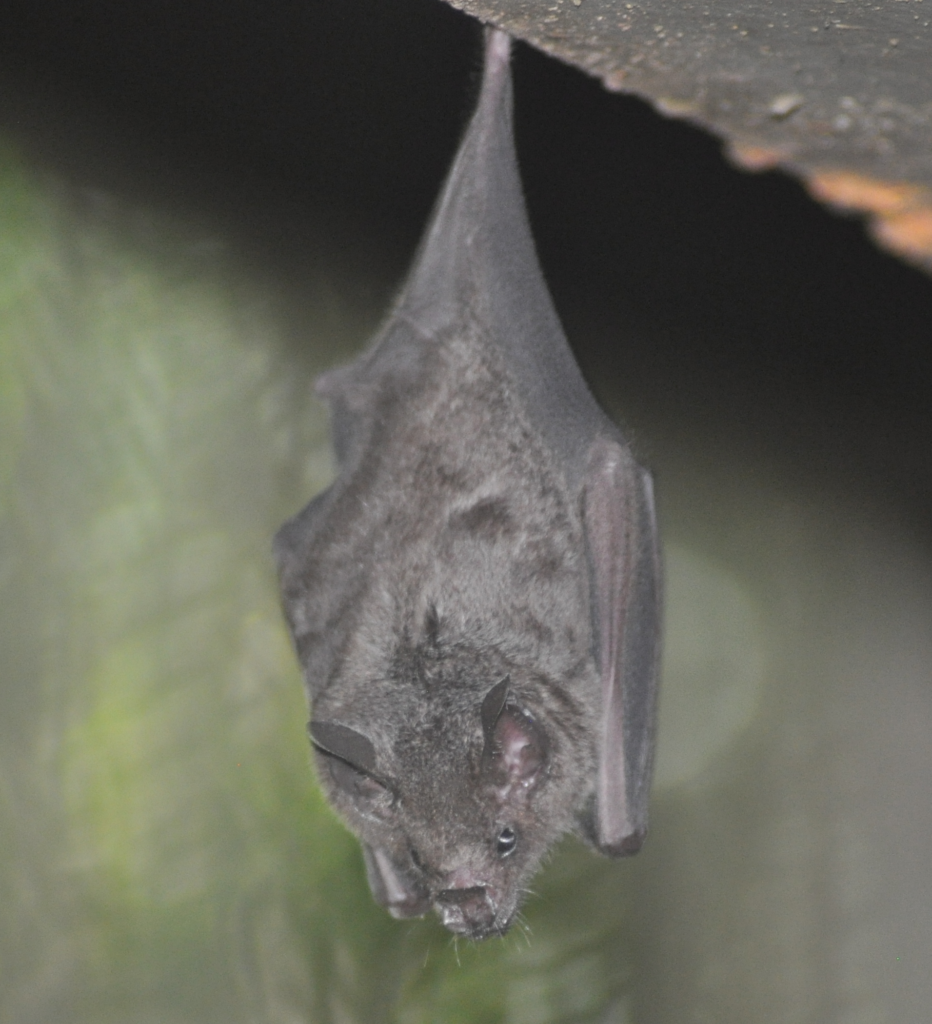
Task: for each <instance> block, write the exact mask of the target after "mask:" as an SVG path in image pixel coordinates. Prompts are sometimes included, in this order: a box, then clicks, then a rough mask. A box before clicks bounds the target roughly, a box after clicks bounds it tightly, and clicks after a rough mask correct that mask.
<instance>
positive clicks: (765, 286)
mask: <svg viewBox="0 0 932 1024" xmlns="http://www.w3.org/2000/svg"><path fill="white" fill-rule="evenodd" d="M478 47H479V31H478V28H477V26H476V25H475V24H474V23H473V22H471V21H470V20H469V19H467V18H466V17H464V16H462V15H460V14H458V13H456V12H454V11H453V10H451V9H450V8H448V7H446V6H445V5H444V4H443V3H441V2H439V0H393V2H392V3H384V2H375V0H340V2H329V3H322V2H317V3H314V2H310V3H309V2H300V3H299V2H280V3H276V4H266V3H259V2H248V0H228V2H226V3H224V4H204V3H198V2H196V0H193V2H192V0H186V2H184V3H182V2H166V3H161V4H157V5H150V4H118V3H114V4H108V5H104V4H81V3H69V4H61V5H55V4H51V3H38V2H32V3H28V4H27V3H23V4H21V5H20V6H19V7H18V8H12V9H8V12H7V14H6V15H5V16H4V18H3V23H2V24H0V48H2V51H3V54H2V55H3V58H4V65H5V67H6V81H5V85H4V88H3V90H2V93H3V100H2V110H0V115H2V126H0V127H5V128H6V130H7V133H8V134H10V135H12V137H13V138H14V139H16V140H17V141H19V142H20V143H21V144H24V145H25V147H26V149H27V152H29V153H30V154H31V155H32V156H33V157H34V158H35V159H37V160H38V162H39V163H40V164H41V165H44V166H46V167H49V168H51V169H52V170H53V171H54V172H56V173H58V174H59V175H61V176H62V177H63V178H65V179H67V180H68V181H69V182H71V183H73V184H76V185H78V186H81V187H86V188H87V189H89V190H91V191H94V192H101V193H103V194H111V195H115V196H125V197H126V198H128V199H129V200H130V201H131V202H132V203H136V204H139V205H141V206H143V207H145V206H150V207H160V206H168V207H170V208H171V209H172V210H173V211H174V212H175V213H181V214H182V215H183V216H185V217H189V218H191V219H192V220H193V221H195V222H196V223H197V224H198V225H200V226H201V227H202V228H203V229H205V230H207V231H208V232H212V233H214V234H219V235H220V236H222V237H223V238H225V239H227V240H229V241H230V242H231V244H232V245H233V246H234V248H235V249H237V251H238V252H239V253H240V254H241V255H242V257H243V258H245V259H247V260H251V261H253V262H254V264H255V266H256V267H257V268H261V271H262V272H263V273H266V274H268V275H269V276H270V277H274V278H276V279H277V280H279V281H281V282H286V283H287V284H288V286H289V287H294V288H296V289H300V288H301V283H302V280H303V275H304V274H305V272H306V268H308V267H309V266H310V265H311V264H312V263H313V262H314V261H315V260H318V259H320V258H321V256H323V258H325V259H327V260H333V261H336V262H340V261H344V260H345V261H346V262H347V265H351V266H353V267H362V268H363V269H364V270H365V271H366V273H364V274H363V276H364V277H366V275H367V274H368V272H369V271H370V270H371V275H369V277H370V278H371V280H372V281H373V282H376V283H375V284H373V285H372V287H373V288H374V289H375V292H376V294H375V295H374V296H370V298H371V301H372V302H373V303H374V304H381V303H384V302H387V301H388V299H389V297H390V292H391V287H392V286H393V285H392V282H397V281H398V280H399V279H400V277H401V276H402V274H403V273H404V269H405V266H406V264H407V261H408V259H409V258H410V253H411V250H412V249H413V247H414V245H415V244H416V241H417V238H418V235H419V232H420V230H421V228H422V226H423V224H424V221H425V218H426V217H427V215H428V213H429V210H430V206H431V203H432V201H433V198H434V196H435V194H436V191H437V188H438V186H439V183H440V181H441V179H442V176H443V174H444V172H445V169H446V167H447V164H448V161H449V160H450V158H451V156H452V153H453V151H454V149H455V146H456V142H457V139H458V136H459V133H460V131H461V129H462V126H463V124H464V121H465V119H466V118H467V116H468V114H469V111H470V108H471V103H472V98H473V94H474V91H475V88H476V83H477V74H478ZM516 90H517V125H518V134H519V139H518V143H519V151H520V156H521V162H522V169H523V174H524V178H525V183H526V190H527V194H528V200H529V204H530V208H531V215H532V216H531V219H532V223H533V227H534V231H535V235H536V238H537V242H538V245H539V249H540V254H541V259H542V262H543V264H544V267H545V271H546V275H547V278H548V281H549V282H550V285H551V288H552V290H553V293H554V297H555V300H556V304H557V307H558V309H559V310H560V312H561V315H562V316H563V318H564V321H565V323H566V325H567V328H568V333H569V335H570V339H571V341H572V342H573V343H574V345H575V346H576V347H577V349H578V351H579V355H580V359H581V362H582V364H583V366H584V369H585V370H586V371H587V373H588V374H589V376H590V378H591V379H592V380H593V383H594V384H595V386H596V390H598V387H599V380H600V379H602V378H604V377H605V375H606V374H610V375H612V376H613V377H617V378H619V382H620V386H621V389H622V392H623V393H630V402H631V403H632V408H633V410H634V412H636V411H637V409H638V405H639V403H640V404H650V405H651V407H652V408H653V409H654V410H655V411H656V410H660V413H661V414H660V415H658V416H657V420H658V421H662V420H663V419H665V418H671V417H672V418H673V419H675V420H677V421H678V422H680V423H684V422H686V423H691V422H694V423H695V424H696V425H697V426H698V425H702V426H703V428H704V429H705V428H711V430H712V433H713V434H714V432H715V431H716V430H718V429H727V430H728V431H729V432H731V433H732V434H734V433H735V432H737V433H739V434H740V435H741V436H742V437H746V438H747V440H748V442H749V443H751V444H752V445H754V446H759V445H763V446H765V447H766V448H769V449H770V450H771V451H772V452H773V453H774V454H775V455H776V456H777V457H779V458H781V459H784V460H786V461H787V462H788V463H789V464H790V465H791V466H793V465H795V466H802V465H803V464H805V466H806V468H807V471H812V470H814V471H815V472H816V473H820V474H821V473H826V474H831V475H833V476H838V475H840V476H841V477H843V478H848V477H851V478H863V477H864V475H865V474H867V476H868V478H869V480H870V483H871V486H872V487H876V488H877V489H878V490H879V491H882V492H888V493H891V494H894V495H896V498H897V501H898V503H902V504H904V506H905V507H907V508H909V509H911V510H912V514H913V515H915V516H916V517H918V518H919V519H920V520H923V521H924V519H925V509H926V508H927V506H928V502H929V498H930V496H932V462H930V458H929V454H928V451H929V449H930V448H932V446H930V444H929V443H928V442H929V440H932V430H930V427H932V424H930V419H929V413H928V407H929V402H928V396H929V392H930V381H932V373H930V371H932V357H930V348H929V344H928V339H929V325H930V324H932V286H930V282H929V281H928V280H927V279H926V278H925V277H923V276H922V275H921V274H920V273H918V272H917V271H914V270H912V269H910V268H909V267H907V266H905V265H903V264H901V263H899V262H898V261H896V260H895V259H893V258H892V257H890V256H888V255H886V254H883V253H881V252H879V251H878V250H877V249H876V248H875V247H874V246H873V245H872V244H871V243H870V242H869V240H868V239H867V237H866V235H865V233H864V231H863V228H862V226H861V225H860V224H859V223H858V222H857V221H854V220H849V219H844V218H841V217H839V216H836V215H834V214H832V213H831V212H828V211H826V210H824V209H822V208H820V207H819V206H818V205H817V204H815V203H814V202H812V201H811V200H809V199H808V198H807V196H806V195H805V193H804V192H803V190H802V188H801V187H800V186H799V185H798V184H797V183H796V182H794V181H793V180H792V179H790V178H788V177H786V176H784V175H782V174H778V173H768V174H763V175H749V174H746V173H743V172H741V171H738V170H735V169H733V168H732V167H731V166H729V164H728V163H727V162H726V161H725V160H724V159H723V157H722V155H721V151H720V147H719V145H718V143H717V141H716V140H715V139H713V138H711V137H709V136H708V135H706V134H704V133H702V132H699V131H697V130H694V129H693V128H691V127H689V126H688V125H686V124H684V123H681V122H675V121H670V120H667V119H665V118H663V117H661V116H659V115H657V114H655V113H654V112H653V111H652V110H651V109H650V108H649V107H648V106H646V105H645V104H643V103H642V102H640V101H638V100H637V99H634V98H630V97H622V96H617V95H611V94H608V93H606V92H605V91H603V89H602V88H601V87H600V86H599V84H597V83H596V82H595V81H594V80H590V79H587V78H586V77H585V76H584V75H583V74H581V73H579V72H578V71H576V70H573V69H570V68H568V67H565V66H562V65H560V64H559V63H557V62H555V61H553V60H551V59H548V58H545V57H543V56H541V55H539V54H537V53H535V52H533V51H530V50H529V49H527V48H525V47H520V48H519V50H518V54H517V57H516ZM321 225H324V230H323V231H321ZM322 236H323V237H325V238H326V239H327V242H326V244H325V247H324V251H323V252H321V250H320V245H321V243H320V241H319V239H320V238H321V237H322ZM628 382H630V384H629V383H628ZM631 418H632V420H634V421H636V416H635V415H634V414H632V416H631ZM721 424H726V426H724V427H723V426H721ZM643 445H644V447H646V448H647V451H648V457H649V451H650V439H649V438H646V439H645V440H644V441H643Z"/></svg>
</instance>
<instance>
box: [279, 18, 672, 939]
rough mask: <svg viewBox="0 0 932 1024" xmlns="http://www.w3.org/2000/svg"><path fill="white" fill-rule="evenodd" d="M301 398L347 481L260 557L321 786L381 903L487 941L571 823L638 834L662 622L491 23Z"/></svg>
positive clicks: (643, 480)
mask: <svg viewBox="0 0 932 1024" xmlns="http://www.w3.org/2000/svg"><path fill="white" fill-rule="evenodd" d="M317 389H318V393H319V394H321V395H322V396H323V397H324V398H326V399H327V401H328V402H329V403H330V406H331V414H332V426H333V435H334V447H335V450H336V455H337V460H338V464H339V470H340V472H339V476H338V478H337V479H336V481H335V482H334V484H333V485H332V486H331V487H330V488H329V489H328V490H327V491H325V492H324V493H323V494H321V495H319V496H318V497H316V498H315V499H314V500H313V501H311V503H310V504H309V505H308V506H307V507H306V508H305V509H304V510H303V511H302V512H300V513H299V514H298V515H296V516H295V517H294V518H293V519H291V520H289V521H288V522H287V523H285V525H284V526H283V527H282V528H281V530H280V531H279V533H278V535H277V537H276V542H275V549H276V556H277V559H278V564H279V572H280V579H281V587H282V595H283V603H284V608H285V612H286V615H287V618H288V621H289V625H290V627H291V631H292V635H293V638H294V641H295V645H296V648H297V652H298V656H299V659H300V661H301V665H302V668H303V671H304V676H305V680H306V684H307V689H308V696H309V700H310V705H311V712H312V717H311V722H310V725H309V727H308V728H309V732H310V737H311V742H312V744H313V747H314V750H315V755H316V759H317V766H318V770H319V774H320V779H321V784H322V785H323V787H324V789H325V791H326V793H327V795H328V797H329V799H330V801H331V803H332V804H333V805H334V806H335V808H336V809H337V810H338V811H339V812H340V814H341V815H342V816H343V818H344V819H345V820H346V821H347V823H348V824H349V826H350V827H351V828H352V829H353V831H354V832H355V833H356V834H357V835H358V836H359V838H360V840H361V842H362V846H363V853H364V856H365V861H366V868H367V873H368V878H369V883H370V886H371V888H372V891H373V895H374V896H375V898H376V900H377V901H378V902H379V903H381V904H382V905H384V906H386V907H387V908H388V909H389V910H390V911H391V912H392V913H393V914H394V915H395V916H396V917H410V916H418V915H421V914H424V913H426V912H427V911H428V910H430V909H431V908H434V909H435V910H437V911H438V913H439V914H440V916H441V918H442V920H443V922H444V924H445V925H446V926H447V927H448V928H450V929H451V930H452V931H454V932H456V933H459V934H465V935H468V936H471V937H473V938H483V937H485V936H488V935H492V934H502V933H504V932H505V931H506V930H507V928H508V926H509V925H510V923H511V921H512V919H513V917H514V915H515V913H516V911H517V908H518V904H519V901H520V898H521V895H522V893H523V891H524V890H525V888H526V886H527V883H528V881H529V880H530V877H531V875H532V874H533V872H534V870H535V869H536V868H537V866H538V865H539V863H540V860H541V858H542V857H543V855H544V853H545V852H546V850H547V849H548V848H549V847H550V845H551V844H552V843H553V842H554V841H555V840H556V839H557V838H558V837H559V836H560V835H561V834H563V833H564V832H566V831H568V830H574V831H576V832H577V833H578V834H581V835H583V836H584V837H585V838H586V839H588V840H589V841H590V842H591V843H592V844H593V845H594V846H595V847H596V848H597V849H598V850H600V851H601V852H603V853H606V854H609V855H621V854H626V853H633V852H636V850H637V849H638V848H639V846H640V844H641V842H642V840H643V837H644V834H645V830H646V822H647V799H648V789H649V784H650V774H651V763H652V755H653V738H654V716H655V703H656V667H657V653H658V645H659V618H660V579H659V556H658V547H657V539H656V529H655V522H654V511H653V500H652V494H651V482H650V478H649V476H648V474H647V473H646V472H645V470H643V469H642V468H641V467H640V466H639V465H638V463H637V462H636V461H635V459H634V457H633V456H632V454H631V452H630V449H629V447H628V445H627V443H626V441H625V439H624V437H623V436H622V435H621V433H620V432H619V430H618V429H617V428H616V427H615V426H614V425H613V424H612V423H611V421H610V420H608V418H607V417H606V416H605V414H604V413H603V412H602V411H601V409H600V408H599V407H598V405H597V404H596V402H595V400H594V399H593V398H592V396H591V394H590V392H589V390H588V389H587V387H586V385H585V383H584V381H583V379H582V377H581V375H580V373H579V370H578V368H577V366H576V364H575V361H574V359H573V356H572V353H571V352H570V349H569V347H568V345H567V342H566V339H565V337H564V335H563V332H562V329H561V327H560V324H559V321H558V319H557V316H556V312H555V311H554V309H553V305H552V302H551V300H550V297H549V295H548V292H547V289H546V285H545V284H544V281H543V278H542V275H541V272H540V269H539V266H538V262H537V257H536V254H535V251H534V245H533V241H532V238H531V234H530V229H529V226H528V223H527V216H526V213H525V208H524V201H523V197H522V192H521V185H520V180H519V177H518V170H517V164H516V159H515V152H514V144H513V140H512V128H511V80H510V69H509V40H508V37H507V36H505V35H503V34H501V33H498V32H490V33H488V35H487V42H486V64H485V73H484V79H483V85H482V91H481V95H480V98H479V102H478V107H477V110H476V112H475V114H474V116H473V119H472V122H471V124H470V126H469V128H468V131H467V133H466V135H465V137H464V140H463V142H462V144H461V146H460V149H459V152H458V154H457V157H456V160H455V162H454V164H453V167H452V169H451V171H450V174H449V177H448V179H447V182H446V184H445V187H444V189H443V192H442V194H441V196H440V199H439V201H438V204H437V206H436V208H435V211H434V214H433V217H432V219H431V222H430V224H429V226H428V229H427V232H426V234H425V237H424V239H423V241H422V243H421V247H420V250H419V252H418V255H417V257H416V259H415V263H414V266H413V269H412V271H411V273H410V276H409V278H408V281H407V282H406V284H405V286H404V288H403V290H402V292H401V294H400V296H399V298H398V300H397V302H396V304H395V307H394V309H393V311H392V313H391V314H390V316H389V318H388V320H387V321H386V323H385V324H384V326H383V328H382V329H381V331H380V332H379V334H378V335H377V337H376V339H375V341H374V343H373V345H372V347H371V348H370V349H369V350H368V351H367V352H366V353H365V354H364V355H362V356H361V357H360V358H359V359H358V360H357V361H356V362H355V363H353V364H351V365H349V366H346V367H343V368H341V369H338V370H336V371H332V372H330V373H328V374H326V375H324V376H323V377H322V378H321V379H320V380H319V382H318V385H317Z"/></svg>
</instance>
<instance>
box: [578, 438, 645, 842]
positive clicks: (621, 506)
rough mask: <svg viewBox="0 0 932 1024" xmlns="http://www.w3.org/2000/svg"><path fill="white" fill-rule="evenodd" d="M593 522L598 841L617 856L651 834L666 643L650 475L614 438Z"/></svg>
mask: <svg viewBox="0 0 932 1024" xmlns="http://www.w3.org/2000/svg"><path fill="white" fill-rule="evenodd" d="M584 521H585V529H586V542H587V545H588V554H589V559H590V562H591V569H592V576H593V586H592V594H593V600H594V609H593V626H594V629H595V634H596V637H597V638H598V652H599V671H600V675H601V683H602V696H601V700H602V705H601V719H600V734H599V749H598V773H597V778H596V799H595V815H594V821H592V822H591V823H590V826H589V831H590V838H591V839H592V841H593V842H594V844H595V845H596V846H597V847H598V849H599V850H600V851H601V852H602V853H605V854H608V855H609V856H614V857H617V856H622V855H625V854H630V853H636V852H637V851H638V850H639V849H640V847H641V843H642V842H643V841H644V837H645V835H646V833H647V801H648V795H649V790H650V778H651V770H652V767H653V764H652V760H653V748H654V727H655V719H656V703H657V662H658V655H659V649H660V554H659V549H658V543H657V534H656V525H655V519H654V502H653V489H652V485H651V478H650V475H649V474H648V473H647V472H646V471H645V470H643V469H642V468H641V467H640V466H639V465H638V464H637V462H635V460H634V458H633V456H632V455H631V453H630V451H628V449H627V448H626V447H623V446H622V445H620V444H619V443H617V442H616V441H613V440H610V439H608V438H600V439H599V440H597V441H596V442H595V443H594V444H593V446H592V448H591V449H590V452H589V460H588V466H587V470H586V484H585V511H584Z"/></svg>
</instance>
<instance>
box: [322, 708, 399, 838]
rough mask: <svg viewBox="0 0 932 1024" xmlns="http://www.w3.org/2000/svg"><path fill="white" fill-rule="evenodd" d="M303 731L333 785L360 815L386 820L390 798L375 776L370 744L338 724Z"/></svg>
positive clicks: (389, 794)
mask: <svg viewBox="0 0 932 1024" xmlns="http://www.w3.org/2000/svg"><path fill="white" fill-rule="evenodd" d="M307 730H308V733H309V734H310V737H311V743H312V744H313V745H314V749H315V750H316V751H317V753H318V754H320V755H321V757H322V759H323V761H324V763H325V765H326V769H327V771H328V772H329V775H330V778H331V779H332V780H333V782H334V783H335V784H336V786H337V787H338V788H339V789H341V790H343V792H344V793H346V794H347V795H348V796H349V797H350V798H351V799H352V800H353V802H354V803H355V804H356V805H357V807H359V809H360V810H361V811H363V812H364V813H365V812H368V813H371V814H375V815H376V816H377V817H383V818H384V817H386V816H387V814H388V812H389V811H390V810H391V805H392V795H391V791H390V790H389V788H388V787H387V786H386V785H385V784H384V782H382V781H381V780H380V779H378V778H376V777H375V774H374V773H375V770H376V757H375V747H374V746H373V745H372V741H371V740H370V739H369V738H368V737H367V736H363V734H362V733H361V732H356V730H355V729H350V728H349V727H348V726H346V725H340V724H339V723H338V722H310V723H309V724H308V727H307Z"/></svg>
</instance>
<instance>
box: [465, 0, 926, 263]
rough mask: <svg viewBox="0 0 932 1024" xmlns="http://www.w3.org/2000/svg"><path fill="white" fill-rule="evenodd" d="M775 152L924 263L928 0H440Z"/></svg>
mask: <svg viewBox="0 0 932 1024" xmlns="http://www.w3.org/2000/svg"><path fill="white" fill-rule="evenodd" d="M450 2H451V3H452V4H453V6H455V7H457V8H459V9H460V10H463V11H466V12H467V13H469V14H471V15H473V16H475V17H477V18H479V19H480V20H482V21H485V22H493V23H494V24H496V25H499V26H500V27H502V28H505V29H507V30H508V31H509V32H510V33H512V35H514V36H516V37H517V38H520V39H523V40H525V41H526V42H528V43H530V44H531V45H532V46H535V47H537V48H539V49H541V50H544V51H546V52H547V53H550V54H552V55H554V56H556V57H559V58H560V59H562V60H564V61H567V62H569V63H571V64H575V65H577V66H578V67H580V68H583V69H584V70H586V71H588V72H589V73H591V74H593V75H595V76H597V77H599V78H600V79H602V81H603V82H604V83H605V86H606V87H607V88H609V89H612V90H618V91H622V92H631V93H636V94H637V95H640V96H643V97H645V98H647V99H649V100H650V101H651V102H653V103H654V105H655V106H656V107H657V108H658V109H659V110H661V111H663V112H664V113H666V114H669V115H671V116H675V117H683V118H687V119H689V120H691V121H693V122H695V123H697V124H699V125H701V126H703V127H705V128H707V129H709V130H711V131H713V132H715V133H716V134H717V135H719V136H720V137H722V138H723V139H724V140H725V141H726V142H727V144H728V148H729V152H730V154H731V155H732V157H733V158H734V159H735V160H736V162H738V163H739V164H741V165H742V166H744V167H746V168H748V169H750V170H762V169H765V168H770V167H775V166H780V167H783V168H785V169H786V170H788V171H790V172H791V173H793V174H796V175H797V176H800V177H802V178H803V179H804V180H805V181H806V183H807V184H808V187H809V189H810V191H811V192H812V193H813V195H815V196H816V198H818V199H820V200H821V201H823V202H826V203H829V204H832V205H834V206H838V207H841V208H844V209H850V210H857V211H862V212H864V213H866V214H868V216H869V221H870V226H871V231H872V234H873V236H874V238H875V239H876V240H877V241H878V242H879V243H880V244H882V245H884V246H886V247H887V248H889V249H891V250H893V251H894V252H897V253H898V254H899V255H901V256H903V257H904V258H906V259H909V260H910V261H912V262H914V263H916V264H917V265H919V266H921V267H923V269H925V270H926V271H927V272H929V271H932V27H930V23H932V0H887V2H884V3H874V2H870V0H818V2H814V3H813V2H810V3H792V4H787V5H785V6H784V5H776V4H773V3H771V2H769V0H742V2H741V3H736V2H734V0H724V2H723V0H700V2H695V0H687V2H681V0H659V2H652V3H642V2H641V3H639V2H623V0H495V2H489V0H450Z"/></svg>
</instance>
